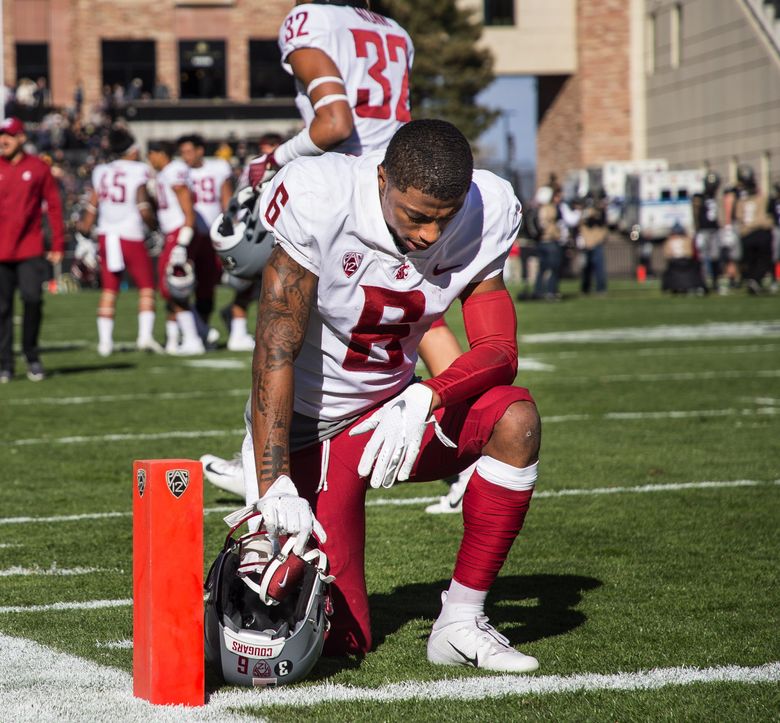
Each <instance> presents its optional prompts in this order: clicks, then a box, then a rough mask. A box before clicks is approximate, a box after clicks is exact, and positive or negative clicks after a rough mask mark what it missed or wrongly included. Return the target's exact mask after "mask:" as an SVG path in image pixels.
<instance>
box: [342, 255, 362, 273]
mask: <svg viewBox="0 0 780 723" xmlns="http://www.w3.org/2000/svg"><path fill="white" fill-rule="evenodd" d="M362 261H363V254H361V253H358V252H357V251H347V253H345V254H344V258H343V259H341V267H342V268H343V269H344V273H345V274H346V275H347V278H349V277H350V276H352V274H354V273H355V272H356V271H357V270H358V269H359V268H360V264H361V262H362Z"/></svg>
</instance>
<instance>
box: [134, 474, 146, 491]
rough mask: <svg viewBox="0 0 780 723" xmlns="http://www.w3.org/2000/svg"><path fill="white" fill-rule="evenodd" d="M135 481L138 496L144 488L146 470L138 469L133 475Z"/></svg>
mask: <svg viewBox="0 0 780 723" xmlns="http://www.w3.org/2000/svg"><path fill="white" fill-rule="evenodd" d="M135 481H136V482H137V483H138V496H139V497H143V496H144V490H145V489H146V470H145V469H139V470H138V472H137V473H136V475H135Z"/></svg>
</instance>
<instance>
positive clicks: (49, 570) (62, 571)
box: [0, 562, 108, 577]
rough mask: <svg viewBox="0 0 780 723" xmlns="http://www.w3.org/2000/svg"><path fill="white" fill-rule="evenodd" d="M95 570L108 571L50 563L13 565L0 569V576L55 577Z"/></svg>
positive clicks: (85, 573) (88, 572) (87, 572)
mask: <svg viewBox="0 0 780 723" xmlns="http://www.w3.org/2000/svg"><path fill="white" fill-rule="evenodd" d="M95 572H108V571H107V570H105V569H104V568H100V567H57V563H56V562H55V563H52V565H51V567H21V566H19V565H14V566H13V567H7V568H6V569H5V570H0V577H31V576H39V575H53V576H55V577H59V576H62V577H69V576H71V575H91V574H92V573H95Z"/></svg>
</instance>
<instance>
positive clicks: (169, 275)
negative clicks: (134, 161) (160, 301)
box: [149, 141, 206, 355]
mask: <svg viewBox="0 0 780 723" xmlns="http://www.w3.org/2000/svg"><path fill="white" fill-rule="evenodd" d="M173 149H174V146H173V144H172V143H170V142H168V141H154V142H152V143H150V144H149V163H150V164H151V166H152V168H154V170H155V171H156V176H155V188H156V193H157V222H158V224H159V226H160V231H162V233H164V234H165V245H164V246H163V250H162V252H161V253H160V257H159V260H158V267H157V271H158V283H159V285H160V293H161V294H162V297H163V298H164V299H165V301H166V304H167V307H168V318H167V320H166V322H165V336H166V342H165V351H166V352H168V353H170V354H182V355H190V354H203V353H205V351H206V348H205V346H204V344H203V341H202V339H201V338H200V335H199V334H198V328H197V324H196V321H195V315H194V314H193V313H192V311H191V310H190V301H189V296H190V294H191V293H192V291H193V290H194V272H193V270H192V265H191V263H190V262H189V261H188V258H189V246H190V245H191V243H192V240H193V238H194V236H195V207H194V198H193V195H192V189H191V187H190V177H189V169H188V168H187V165H186V164H185V163H184V161H181V160H178V159H174V158H173ZM179 280H183V282H182V283H181V284H180V282H179ZM180 334H181V343H179V335H180Z"/></svg>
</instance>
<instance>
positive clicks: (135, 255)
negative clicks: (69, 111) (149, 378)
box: [78, 129, 162, 356]
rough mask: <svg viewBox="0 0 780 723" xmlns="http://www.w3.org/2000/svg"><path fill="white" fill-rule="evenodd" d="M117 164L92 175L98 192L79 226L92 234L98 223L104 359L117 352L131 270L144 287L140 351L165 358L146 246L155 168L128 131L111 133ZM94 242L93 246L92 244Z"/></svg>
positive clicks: (140, 295) (102, 166)
mask: <svg viewBox="0 0 780 723" xmlns="http://www.w3.org/2000/svg"><path fill="white" fill-rule="evenodd" d="M108 140H109V146H110V149H111V153H112V155H114V156H115V158H114V160H112V161H111V162H109V163H101V164H99V165H98V166H96V167H95V170H94V171H93V172H92V191H91V192H90V196H89V200H88V202H87V207H86V212H85V213H84V215H83V217H82V218H81V221H80V222H79V225H78V229H79V231H80V232H81V233H83V234H85V235H89V233H90V230H91V229H92V226H93V225H94V224H95V221H96V220H97V233H98V251H99V262H100V277H101V287H102V291H101V293H100V300H99V301H98V309H97V328H98V347H97V350H98V354H100V356H109V355H110V354H111V352H112V351H113V348H114V315H115V312H116V298H117V295H118V294H119V289H120V282H121V279H122V272H123V271H124V269H127V272H128V274H129V275H130V278H132V280H133V282H134V283H135V285H136V286H137V287H138V337H137V340H136V346H137V347H138V349H141V350H146V351H153V352H157V353H160V352H162V347H161V346H160V345H159V344H158V343H157V342H156V341H155V340H154V336H153V332H154V320H155V311H154V306H155V298H154V268H153V266H152V260H151V258H150V257H149V253H148V251H147V249H146V245H145V244H144V238H145V236H146V232H145V229H144V226H146V227H147V228H154V225H155V218H154V211H153V210H152V206H151V203H150V200H149V196H148V194H147V191H146V183H147V181H148V180H149V168H148V166H147V165H146V164H145V163H141V161H140V160H139V159H140V150H139V148H138V146H137V145H136V142H135V139H134V138H133V136H132V135H130V134H129V133H128V132H127V131H125V130H122V129H114V130H112V131H111V132H110V133H109V139H108ZM87 243H89V242H87Z"/></svg>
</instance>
